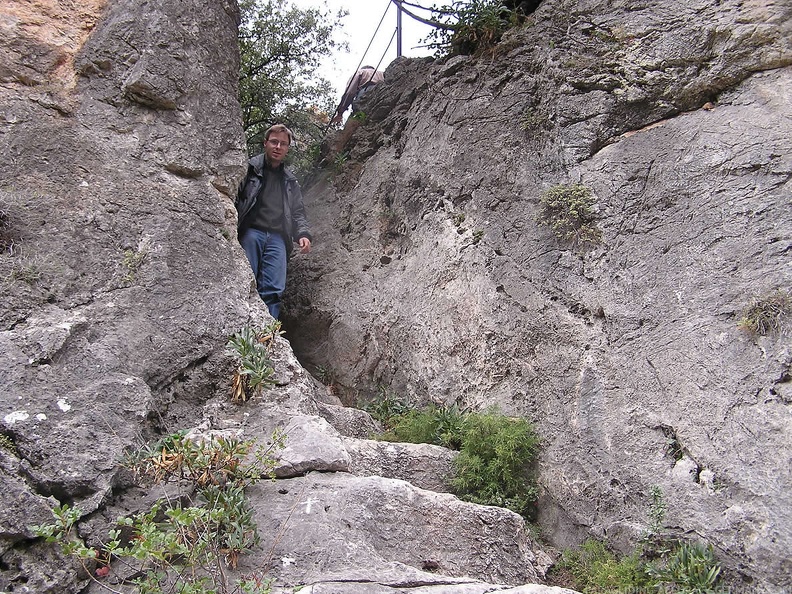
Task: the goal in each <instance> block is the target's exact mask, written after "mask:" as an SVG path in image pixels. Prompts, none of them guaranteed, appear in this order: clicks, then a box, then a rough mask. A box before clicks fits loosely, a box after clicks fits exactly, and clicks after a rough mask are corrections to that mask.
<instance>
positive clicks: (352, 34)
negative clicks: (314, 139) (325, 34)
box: [291, 0, 433, 99]
mask: <svg viewBox="0 0 792 594" xmlns="http://www.w3.org/2000/svg"><path fill="white" fill-rule="evenodd" d="M291 3H292V4H293V5H295V6H298V7H300V8H308V7H311V8H322V9H323V8H324V7H325V6H326V7H327V8H329V9H330V10H331V11H333V12H334V13H335V12H337V11H338V10H339V9H345V10H346V11H347V12H348V13H349V14H348V15H347V16H345V17H344V18H343V20H342V31H341V32H340V35H339V36H338V39H339V40H341V39H343V40H345V41H346V42H347V43H348V44H349V53H348V54H347V53H338V54H337V55H335V56H334V60H333V62H334V63H331V64H328V65H327V71H326V72H324V73H323V74H324V75H325V77H326V78H327V79H328V80H329V81H330V82H331V83H333V85H334V86H335V88H336V95H337V97H336V98H337V99H340V98H341V95H342V94H343V92H344V88H345V86H346V83H347V80H349V77H350V76H352V75H353V74H354V72H355V69H356V68H357V66H358V64H359V63H360V61H361V60H363V64H368V65H370V66H376V65H377V63H378V62H379V61H380V58H382V62H381V64H380V67H379V69H380V70H382V71H384V70H385V69H386V68H387V67H388V64H390V63H391V62H392V61H393V60H394V59H395V58H396V39H395V38H394V40H393V43H392V44H391V45H390V48H389V49H388V51H387V52H386V51H385V48H386V47H388V42H389V41H390V39H391V36H392V35H393V33H394V31H396V5H395V4H393V3H392V2H391V0H291ZM415 3H416V4H418V2H415ZM432 3H433V2H430V1H429V0H426V2H424V3H423V4H425V5H428V6H431V4H432ZM386 8H387V13H386V12H385V10H386ZM405 8H407V9H408V10H410V11H411V12H415V13H416V14H418V15H420V16H422V17H424V18H428V17H429V16H430V13H429V12H427V11H421V10H417V9H414V8H411V7H405ZM383 14H385V19H384V20H383V21H382V25H380V28H379V31H378V32H377V35H376V37H374V41H373V42H372V43H371V47H370V48H369V50H368V52H367V53H366V54H365V58H364V52H365V51H366V48H367V47H368V45H369V42H371V40H372V36H373V35H374V31H377V24H378V23H379V22H380V19H381V18H382V15H383ZM430 31H431V28H430V27H429V26H428V25H424V24H423V23H419V22H418V21H416V20H414V19H413V18H411V17H409V16H407V15H406V14H402V55H403V56H407V57H410V58H418V57H421V56H429V55H431V54H432V53H433V52H432V51H430V50H428V49H426V48H422V47H417V46H419V45H422V40H423V39H426V37H427V35H429V32H430ZM383 55H384V58H383Z"/></svg>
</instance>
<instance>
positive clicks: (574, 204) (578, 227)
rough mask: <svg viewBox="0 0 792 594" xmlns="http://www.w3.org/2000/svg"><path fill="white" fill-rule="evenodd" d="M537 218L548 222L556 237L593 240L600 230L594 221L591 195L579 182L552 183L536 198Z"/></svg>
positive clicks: (596, 240) (591, 241)
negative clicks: (537, 202)
mask: <svg viewBox="0 0 792 594" xmlns="http://www.w3.org/2000/svg"><path fill="white" fill-rule="evenodd" d="M539 202H540V207H541V212H540V214H539V222H541V223H545V224H547V225H549V226H550V229H551V230H552V231H553V234H554V235H555V236H556V237H558V238H559V239H562V240H565V241H568V240H573V241H575V242H580V243H597V242H599V241H600V240H601V238H602V232H601V231H600V230H599V229H598V228H597V225H596V213H595V210H594V202H595V200H594V196H592V194H591V190H590V189H589V188H588V187H586V186H584V185H583V184H572V185H558V186H553V187H552V188H550V189H549V190H547V191H546V192H544V193H543V194H542V196H541V198H540V199H539Z"/></svg>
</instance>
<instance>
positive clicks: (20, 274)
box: [9, 256, 44, 286]
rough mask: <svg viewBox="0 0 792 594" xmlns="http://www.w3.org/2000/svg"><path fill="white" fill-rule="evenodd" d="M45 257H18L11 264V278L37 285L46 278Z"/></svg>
mask: <svg viewBox="0 0 792 594" xmlns="http://www.w3.org/2000/svg"><path fill="white" fill-rule="evenodd" d="M42 264H43V259H42V258H40V257H38V256H33V257H25V256H22V257H21V258H19V259H17V260H16V261H15V262H14V263H13V264H12V266H11V273H10V274H9V278H10V279H11V280H15V281H22V282H23V283H27V284H28V285H31V286H32V285H36V284H38V283H39V282H41V280H42V279H43V278H44V270H43V266H42Z"/></svg>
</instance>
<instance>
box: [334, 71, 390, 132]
mask: <svg viewBox="0 0 792 594" xmlns="http://www.w3.org/2000/svg"><path fill="white" fill-rule="evenodd" d="M383 80H385V75H384V74H383V73H382V72H380V71H379V70H377V69H376V68H374V67H373V66H363V68H361V69H360V70H358V71H357V72H355V74H354V75H353V76H352V78H350V79H349V82H348V83H347V86H346V91H344V96H343V97H341V103H340V104H339V105H338V109H337V110H336V113H335V116H334V117H333V119H332V120H331V122H332V123H333V124H340V123H341V120H342V119H343V117H344V112H345V111H346V110H347V108H348V107H349V106H350V105H351V106H352V113H355V112H356V111H358V110H357V104H358V101H360V98H361V97H363V95H365V94H366V91H368V90H369V89H370V88H371V87H373V86H374V85H376V84H379V83H381V82H382V81H383Z"/></svg>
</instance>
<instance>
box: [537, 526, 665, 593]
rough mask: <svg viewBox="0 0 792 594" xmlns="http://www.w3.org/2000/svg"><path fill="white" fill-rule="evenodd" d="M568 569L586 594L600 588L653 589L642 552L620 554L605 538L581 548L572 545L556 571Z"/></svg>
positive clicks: (554, 569) (604, 590)
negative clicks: (604, 540)
mask: <svg viewBox="0 0 792 594" xmlns="http://www.w3.org/2000/svg"><path fill="white" fill-rule="evenodd" d="M559 570H565V571H568V572H569V573H570V574H571V575H572V577H573V578H574V581H575V584H574V588H575V589H577V590H579V591H581V592H583V593H584V594H595V593H600V592H649V591H650V590H647V589H646V588H648V586H649V577H648V576H647V575H646V569H645V564H644V562H643V561H642V560H641V558H640V555H639V554H638V553H633V554H632V555H627V556H625V557H621V558H620V557H618V556H617V555H616V554H614V553H612V552H611V551H609V550H608V548H607V546H606V545H605V543H604V542H602V541H598V540H593V539H590V540H587V541H585V542H584V543H583V544H582V545H581V546H580V548H579V549H577V550H572V549H568V550H566V551H564V552H563V554H562V555H561V559H560V561H559V562H558V563H556V565H555V566H554V568H553V572H554V573H555V572H558V571H559Z"/></svg>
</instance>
